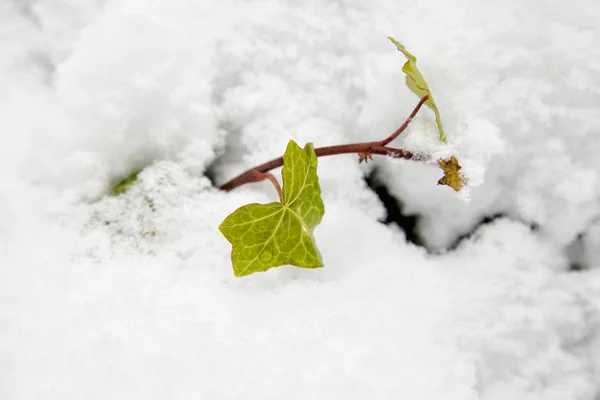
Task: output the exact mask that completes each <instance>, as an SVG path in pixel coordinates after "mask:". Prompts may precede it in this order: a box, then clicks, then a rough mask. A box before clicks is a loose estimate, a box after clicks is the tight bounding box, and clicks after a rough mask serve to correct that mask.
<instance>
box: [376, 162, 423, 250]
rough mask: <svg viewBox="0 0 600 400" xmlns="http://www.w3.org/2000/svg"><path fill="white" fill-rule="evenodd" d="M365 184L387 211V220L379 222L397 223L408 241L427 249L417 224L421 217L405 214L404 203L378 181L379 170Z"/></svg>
mask: <svg viewBox="0 0 600 400" xmlns="http://www.w3.org/2000/svg"><path fill="white" fill-rule="evenodd" d="M365 182H366V183H367V185H368V186H369V188H370V189H371V190H373V191H374V192H375V194H377V196H378V197H379V200H381V202H382V203H383V206H384V207H385V210H386V216H385V219H383V220H380V221H379V222H381V223H383V224H386V225H390V224H392V223H395V224H396V225H398V227H399V228H400V229H402V230H403V231H404V233H405V235H406V240H407V241H408V242H410V243H414V244H416V245H417V246H420V247H425V242H424V241H423V238H422V237H421V236H420V235H419V232H418V229H417V224H418V223H419V218H420V215H418V214H410V215H407V214H404V213H403V212H402V202H401V201H400V200H399V199H397V198H396V197H394V196H393V195H392V194H391V193H390V192H389V190H388V188H387V186H386V185H385V184H383V183H382V182H381V181H380V180H379V179H377V169H374V170H373V171H372V172H371V173H370V174H369V175H367V176H365Z"/></svg>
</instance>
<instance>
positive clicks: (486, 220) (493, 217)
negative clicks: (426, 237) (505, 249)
mask: <svg viewBox="0 0 600 400" xmlns="http://www.w3.org/2000/svg"><path fill="white" fill-rule="evenodd" d="M500 218H506V214H505V213H502V212H498V213H495V214H492V215H485V216H484V217H483V218H481V219H480V220H479V222H477V224H475V226H474V227H473V229H471V231H470V232H467V233H463V234H462V235H460V236H459V237H457V238H456V240H455V241H454V242H453V243H452V244H451V245H450V246H448V248H447V250H448V251H451V250H456V248H458V246H459V245H460V244H461V243H462V242H463V241H464V240H467V239H469V238H470V237H471V236H473V234H474V233H475V232H477V230H479V228H480V227H481V226H483V225H487V224H491V223H492V222H494V221H495V220H497V219H500ZM531 229H532V230H534V228H533V227H532V228H531Z"/></svg>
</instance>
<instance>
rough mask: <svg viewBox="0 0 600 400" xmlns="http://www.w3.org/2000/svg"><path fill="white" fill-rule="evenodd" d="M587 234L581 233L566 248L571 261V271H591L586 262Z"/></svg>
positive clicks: (566, 253)
mask: <svg viewBox="0 0 600 400" xmlns="http://www.w3.org/2000/svg"><path fill="white" fill-rule="evenodd" d="M586 235H587V232H583V233H579V234H578V235H577V236H576V237H575V239H573V241H572V242H571V243H570V244H569V245H568V246H567V247H566V248H565V255H566V256H567V258H568V259H569V263H570V264H569V271H571V272H580V271H586V270H588V269H589V265H588V263H587V262H586V260H585V251H586V249H585V238H586Z"/></svg>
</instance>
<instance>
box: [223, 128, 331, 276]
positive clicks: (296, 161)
mask: <svg viewBox="0 0 600 400" xmlns="http://www.w3.org/2000/svg"><path fill="white" fill-rule="evenodd" d="M281 175H282V178H283V189H282V197H283V202H282V203H269V204H256V203H255V204H248V205H246V206H243V207H240V208H238V209H237V210H235V211H234V212H233V213H232V214H230V215H229V216H228V217H227V218H225V220H224V221H223V222H222V223H221V225H220V226H219V230H220V231H221V233H222V234H223V236H225V238H226V239H227V240H228V241H229V242H230V243H231V244H232V247H233V248H232V251H231V262H232V264H233V272H234V274H235V276H245V275H250V274H252V273H254V272H259V271H267V270H268V269H271V268H273V267H279V266H281V265H295V266H297V267H303V268H318V267H322V266H323V261H322V260H321V256H320V254H319V251H318V249H317V246H316V245H315V242H314V238H313V236H312V232H313V230H314V228H315V227H316V226H317V225H318V224H319V222H321V218H323V214H324V213H325V207H324V206H323V201H322V200H321V187H320V186H319V180H318V178H317V156H316V154H315V151H314V148H313V145H312V143H308V144H306V146H305V147H304V149H301V148H300V147H299V146H298V145H297V144H296V142H294V141H293V140H290V142H289V144H288V146H287V149H286V151H285V154H284V156H283V170H282V171H281Z"/></svg>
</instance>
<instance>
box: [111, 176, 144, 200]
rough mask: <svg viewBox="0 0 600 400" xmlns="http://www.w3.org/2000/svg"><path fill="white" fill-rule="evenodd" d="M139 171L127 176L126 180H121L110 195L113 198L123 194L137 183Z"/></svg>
mask: <svg viewBox="0 0 600 400" xmlns="http://www.w3.org/2000/svg"><path fill="white" fill-rule="evenodd" d="M140 172H142V171H141V170H139V171H135V172H134V173H133V174H131V175H129V176H128V177H127V178H125V179H123V180H122V181H121V182H119V183H118V184H117V186H115V187H114V189H113V190H111V192H110V194H111V195H113V196H118V195H121V194H123V193H125V192H126V191H127V190H128V189H129V188H130V187H131V186H133V184H134V183H135V182H136V181H137V178H138V175H139V173H140Z"/></svg>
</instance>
